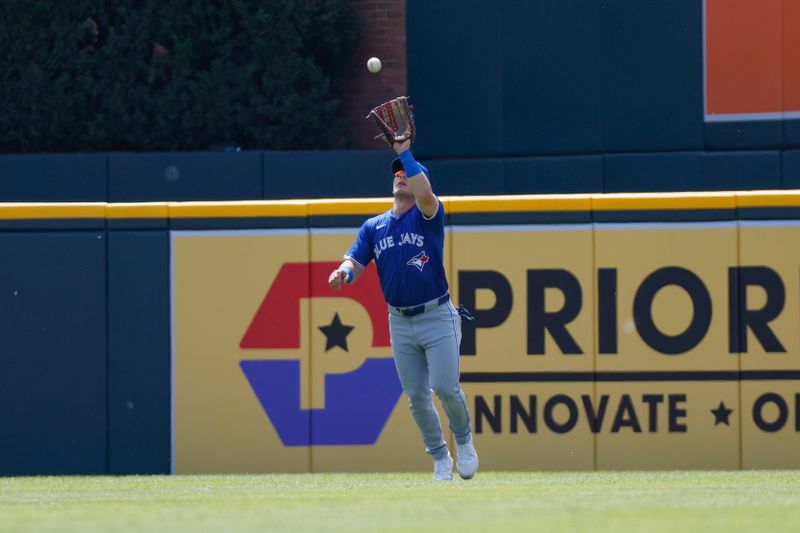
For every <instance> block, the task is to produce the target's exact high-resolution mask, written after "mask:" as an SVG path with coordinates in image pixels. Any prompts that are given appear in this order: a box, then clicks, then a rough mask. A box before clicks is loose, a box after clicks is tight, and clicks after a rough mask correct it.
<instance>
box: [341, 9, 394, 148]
mask: <svg viewBox="0 0 800 533" xmlns="http://www.w3.org/2000/svg"><path fill="white" fill-rule="evenodd" d="M353 6H354V7H355V9H356V12H357V13H358V15H359V18H360V19H361V22H362V26H361V37H360V40H359V42H358V44H357V45H356V49H355V51H354V53H353V55H352V60H351V61H350V63H349V64H348V65H347V66H346V68H345V69H344V71H343V72H342V74H341V76H340V77H339V78H338V79H337V80H336V82H337V83H338V84H339V86H340V87H341V89H342V91H341V94H342V106H341V109H340V115H341V116H342V117H343V118H344V119H345V120H346V121H347V123H348V129H349V131H350V140H351V146H350V148H360V149H386V145H385V144H383V143H381V142H379V141H376V140H373V137H374V136H375V135H377V129H376V128H375V126H374V125H373V124H372V123H371V122H369V121H367V120H364V117H365V116H366V115H367V113H369V110H370V109H372V108H373V107H375V106H376V105H378V104H380V103H382V102H385V101H386V100H390V99H392V98H394V97H396V96H404V95H406V92H407V91H408V83H407V79H408V76H407V68H406V67H407V61H406V2H405V0H381V1H378V0H353ZM373 56H375V57H378V58H380V60H381V63H383V68H382V69H381V71H380V72H379V73H378V74H372V73H370V72H369V71H368V70H367V59H369V58H370V57H373Z"/></svg>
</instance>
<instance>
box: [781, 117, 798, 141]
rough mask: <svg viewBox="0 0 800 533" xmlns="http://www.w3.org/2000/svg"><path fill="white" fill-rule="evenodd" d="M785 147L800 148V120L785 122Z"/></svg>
mask: <svg viewBox="0 0 800 533" xmlns="http://www.w3.org/2000/svg"><path fill="white" fill-rule="evenodd" d="M783 146H787V147H800V119H792V120H784V121H783Z"/></svg>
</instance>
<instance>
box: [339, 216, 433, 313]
mask: <svg viewBox="0 0 800 533" xmlns="http://www.w3.org/2000/svg"><path fill="white" fill-rule="evenodd" d="M344 256H345V258H346V259H350V260H351V261H354V262H355V263H358V264H359V265H360V266H362V267H365V268H366V266H367V265H369V262H370V261H372V260H375V264H376V266H377V267H378V277H379V278H380V280H381V289H382V290H383V297H384V298H385V299H386V301H387V302H388V303H389V305H392V306H395V307H410V306H414V305H419V304H421V303H424V302H428V301H430V300H433V299H435V298H438V297H439V296H442V295H443V294H445V293H446V292H447V290H448V287H447V276H445V272H444V262H443V258H444V206H443V205H442V203H441V202H439V206H438V207H437V208H436V213H435V214H434V215H433V217H432V218H431V219H426V218H425V216H424V215H423V214H422V211H420V210H419V208H418V207H417V206H416V205H415V206H414V207H412V208H411V209H409V210H408V211H406V212H405V213H404V214H403V215H402V216H400V217H396V216H394V215H393V214H392V210H391V209H390V210H389V211H387V212H385V213H383V214H380V215H378V216H376V217H372V218H370V219H369V220H367V221H366V222H364V224H362V225H361V229H360V230H359V232H358V235H357V236H356V240H355V242H354V243H353V245H352V246H351V247H350V249H349V250H348V251H347V253H346V254H345V255H344Z"/></svg>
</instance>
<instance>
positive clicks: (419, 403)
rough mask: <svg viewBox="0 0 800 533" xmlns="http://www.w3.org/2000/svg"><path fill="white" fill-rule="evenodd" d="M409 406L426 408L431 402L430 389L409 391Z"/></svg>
mask: <svg viewBox="0 0 800 533" xmlns="http://www.w3.org/2000/svg"><path fill="white" fill-rule="evenodd" d="M406 394H408V406H409V407H411V409H415V408H418V409H424V408H425V407H427V405H428V404H429V403H430V402H431V399H432V398H431V392H430V390H428V389H418V390H411V391H408V392H407V393H406Z"/></svg>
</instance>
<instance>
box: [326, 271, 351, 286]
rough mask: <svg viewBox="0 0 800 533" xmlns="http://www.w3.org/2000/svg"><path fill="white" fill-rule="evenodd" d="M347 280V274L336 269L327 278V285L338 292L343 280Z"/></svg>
mask: <svg viewBox="0 0 800 533" xmlns="http://www.w3.org/2000/svg"><path fill="white" fill-rule="evenodd" d="M346 279H347V272H345V271H344V270H342V269H340V268H337V269H336V270H334V271H333V272H331V274H330V276H328V285H329V286H330V288H331V289H333V290H335V291H338V290H339V289H341V288H342V284H343V283H344V280H346Z"/></svg>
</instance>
